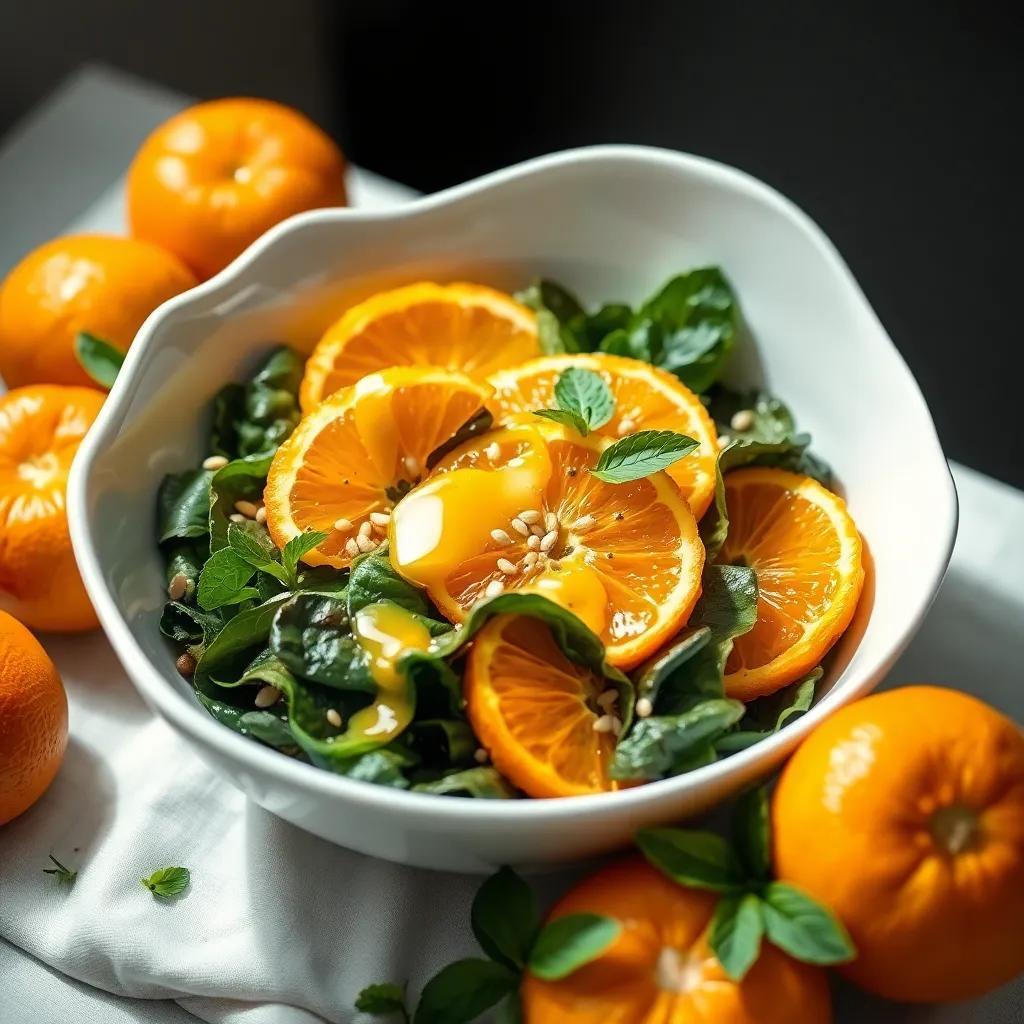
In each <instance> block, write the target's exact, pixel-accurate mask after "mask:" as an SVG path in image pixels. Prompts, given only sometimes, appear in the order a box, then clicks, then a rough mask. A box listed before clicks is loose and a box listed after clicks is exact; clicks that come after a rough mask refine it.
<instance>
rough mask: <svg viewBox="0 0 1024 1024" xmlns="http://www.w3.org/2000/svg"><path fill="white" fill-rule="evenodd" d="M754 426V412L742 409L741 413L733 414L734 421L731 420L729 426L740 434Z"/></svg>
mask: <svg viewBox="0 0 1024 1024" xmlns="http://www.w3.org/2000/svg"><path fill="white" fill-rule="evenodd" d="M753 425H754V412H753V410H752V409H740V411H739V412H736V413H733V417H732V419H731V420H729V426H730V427H732V429H733V430H736V431H739V432H740V433H742V432H743V431H745V430H749V429H750V428H751V427H752V426H753Z"/></svg>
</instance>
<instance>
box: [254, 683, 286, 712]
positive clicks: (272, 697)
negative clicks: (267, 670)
mask: <svg viewBox="0 0 1024 1024" xmlns="http://www.w3.org/2000/svg"><path fill="white" fill-rule="evenodd" d="M280 699H281V691H280V690H279V689H278V688H277V687H276V686H271V685H270V684H269V683H268V684H267V685H266V686H261V687H260V688H259V692H258V693H257V694H256V700H255V701H253V703H254V704H255V705H256V707H258V708H269V707H272V706H273V705H274V704H276V703H277V702H278V701H279V700H280Z"/></svg>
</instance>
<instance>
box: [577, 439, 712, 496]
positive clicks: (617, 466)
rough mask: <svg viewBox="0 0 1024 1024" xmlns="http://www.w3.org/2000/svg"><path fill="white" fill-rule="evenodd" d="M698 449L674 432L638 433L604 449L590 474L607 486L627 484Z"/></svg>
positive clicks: (696, 442) (690, 441)
mask: <svg viewBox="0 0 1024 1024" xmlns="http://www.w3.org/2000/svg"><path fill="white" fill-rule="evenodd" d="M699 446H700V442H698V441H695V440H694V439H693V438H692V437H687V436H686V434H679V433H677V432H676V431H674V430H639V431H637V432H636V433H635V434H628V435H627V436H626V437H624V438H622V439H621V440H619V441H616V442H615V443H614V444H611V445H609V446H608V447H607V448H605V450H604V451H603V452H601V457H600V458H599V459H598V460H597V465H596V466H595V467H594V468H593V469H592V470H591V471H590V472H591V475H592V476H596V477H597V478H598V480H603V481H604V482H605V483H608V484H624V483H629V482H630V481H632V480H641V479H642V478H643V477H645V476H650V475H651V474H652V473H657V472H659V471H660V470H662V469H668V467H669V466H671V465H673V464H674V463H676V462H678V461H679V460H680V459H681V458H683V457H684V456H686V455H689V454H690V452H692V451H693V450H694V449H696V448H698V447H699Z"/></svg>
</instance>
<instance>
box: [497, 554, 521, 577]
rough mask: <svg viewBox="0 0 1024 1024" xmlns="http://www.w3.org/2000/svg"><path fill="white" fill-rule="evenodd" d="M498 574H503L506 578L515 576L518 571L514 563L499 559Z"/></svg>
mask: <svg viewBox="0 0 1024 1024" xmlns="http://www.w3.org/2000/svg"><path fill="white" fill-rule="evenodd" d="M498 572H503V573H504V574H505V575H506V576H515V574H516V573H517V572H519V569H518V568H517V567H516V564H515V562H510V561H509V560H508V559H507V558H499V559H498Z"/></svg>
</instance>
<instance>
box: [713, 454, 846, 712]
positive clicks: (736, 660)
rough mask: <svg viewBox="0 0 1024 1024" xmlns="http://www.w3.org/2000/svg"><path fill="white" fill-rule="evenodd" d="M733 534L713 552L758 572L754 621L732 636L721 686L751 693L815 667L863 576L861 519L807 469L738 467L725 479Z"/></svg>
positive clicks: (840, 626) (746, 695) (733, 691)
mask: <svg viewBox="0 0 1024 1024" xmlns="http://www.w3.org/2000/svg"><path fill="white" fill-rule="evenodd" d="M725 488H726V507H727V508H728V511H729V533H728V536H727V537H726V541H725V544H724V546H723V548H722V550H721V552H720V553H719V556H718V561H720V562H723V563H731V564H743V565H749V566H751V567H752V568H753V569H754V570H755V572H756V573H757V582H758V591H759V594H758V603H757V622H756V623H755V625H754V628H753V629H752V630H751V631H750V632H749V633H746V634H744V635H743V636H740V637H738V638H737V639H736V641H735V643H734V645H733V649H732V653H731V654H730V656H729V660H728V662H727V664H726V689H727V691H728V692H729V693H730V695H732V696H735V697H739V698H740V699H743V700H747V699H753V698H754V697H757V696H761V695H763V694H767V693H771V692H773V691H774V690H777V689H779V688H780V687H782V686H786V685H787V684H789V683H792V682H795V681H796V680H798V679H800V678H801V677H802V676H804V675H805V674H807V673H808V672H810V671H811V670H812V669H814V668H815V667H816V666H817V665H818V663H819V662H820V661H821V659H822V658H823V657H824V655H825V654H826V653H827V652H828V650H829V648H830V647H831V646H832V644H834V643H835V641H836V640H837V639H838V638H839V636H840V635H841V634H842V633H843V631H844V630H845V629H846V627H847V626H848V625H849V623H850V619H851V618H852V617H853V613H854V611H855V609H856V606H857V600H858V598H859V596H860V592H861V587H862V585H863V581H864V570H863V566H862V548H861V540H860V535H859V534H858V533H857V527H856V525H855V524H854V522H853V520H852V519H851V518H850V516H849V514H848V513H847V511H846V505H845V503H844V502H843V501H842V499H841V498H839V497H837V496H836V495H835V494H832V493H831V492H830V491H828V490H826V488H824V487H822V485H821V484H819V483H818V482H817V481H815V480H812V479H811V478H810V477H803V476H800V475H798V474H795V473H789V472H786V471H783V470H780V469H742V470H737V471H735V472H733V473H729V474H728V475H727V476H726V479H725Z"/></svg>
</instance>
